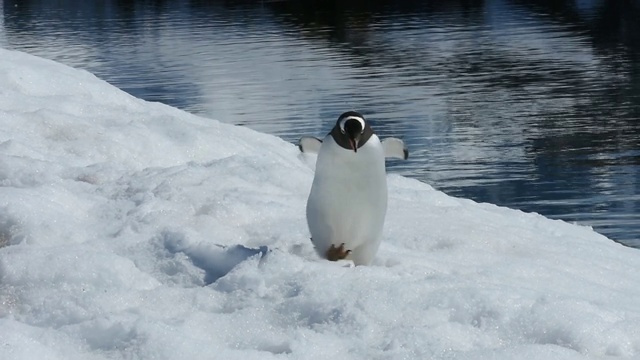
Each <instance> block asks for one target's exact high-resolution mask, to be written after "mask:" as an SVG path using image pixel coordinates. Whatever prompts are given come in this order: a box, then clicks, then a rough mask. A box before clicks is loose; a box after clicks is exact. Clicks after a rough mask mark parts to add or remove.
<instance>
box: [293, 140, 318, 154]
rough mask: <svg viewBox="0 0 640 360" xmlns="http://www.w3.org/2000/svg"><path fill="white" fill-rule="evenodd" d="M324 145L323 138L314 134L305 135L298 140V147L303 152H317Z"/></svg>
mask: <svg viewBox="0 0 640 360" xmlns="http://www.w3.org/2000/svg"><path fill="white" fill-rule="evenodd" d="M320 146H322V140H320V139H318V138H316V137H313V136H303V137H301V138H300V141H299V142H298V148H299V149H300V151H302V152H303V153H308V154H317V153H318V152H319V151H320Z"/></svg>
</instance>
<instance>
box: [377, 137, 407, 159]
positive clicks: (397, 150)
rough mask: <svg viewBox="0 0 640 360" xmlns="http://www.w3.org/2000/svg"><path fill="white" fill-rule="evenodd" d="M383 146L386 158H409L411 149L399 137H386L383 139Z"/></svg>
mask: <svg viewBox="0 0 640 360" xmlns="http://www.w3.org/2000/svg"><path fill="white" fill-rule="evenodd" d="M382 148H383V149H384V157H385V158H396V159H401V160H407V159H408V158H409V149H407V146H406V145H405V144H404V141H402V140H400V139H398V138H393V137H392V138H386V139H384V140H382Z"/></svg>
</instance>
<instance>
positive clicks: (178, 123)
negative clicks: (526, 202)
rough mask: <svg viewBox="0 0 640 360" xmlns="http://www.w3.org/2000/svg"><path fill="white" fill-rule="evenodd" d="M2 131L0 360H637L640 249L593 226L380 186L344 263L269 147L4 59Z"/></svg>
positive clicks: (300, 187)
mask: <svg viewBox="0 0 640 360" xmlns="http://www.w3.org/2000/svg"><path fill="white" fill-rule="evenodd" d="M342 110H344V109H336V114H339V113H341V112H342ZM0 122H1V124H0V125H1V127H0V359H3V360H11V359H61V360H70V359H244V360H246V359H249V360H251V359H480V360H482V359H527V360H535V359H545V360H547V359H583V358H598V359H604V358H607V359H608V358H629V359H632V358H635V359H638V358H640V252H639V251H638V250H636V249H630V248H626V247H623V246H621V245H619V244H616V243H614V242H613V241H610V240H609V239H607V238H605V237H604V236H601V235H599V234H597V233H595V232H594V231H592V230H591V229H590V228H587V227H581V226H577V225H573V224H568V223H565V222H562V221H554V220H549V219H547V218H545V217H543V216H541V215H537V214H528V213H523V212H521V211H517V210H512V209H507V208H502V207H497V206H495V205H491V204H478V203H475V202H473V201H470V200H466V199H459V198H453V197H450V196H447V195H446V194H444V193H442V192H439V191H436V190H434V189H433V188H432V187H430V186H429V185H427V184H424V183H421V182H419V181H417V180H412V179H407V178H404V177H401V176H398V175H389V210H388V215H387V220H386V225H385V230H384V238H383V242H382V245H381V248H380V250H379V252H378V254H377V257H376V259H375V261H374V263H373V265H372V266H358V267H349V266H345V265H348V264H345V263H341V262H338V263H332V262H328V261H325V260H321V259H319V258H318V257H317V255H316V254H315V252H314V251H313V248H312V246H311V242H310V241H309V238H308V237H309V233H308V229H307V226H306V221H305V202H306V199H307V195H308V193H309V189H310V187H311V181H312V178H313V161H314V159H313V158H307V157H308V155H302V154H299V151H298V149H297V148H296V147H295V146H294V145H293V144H289V143H287V142H285V141H283V140H281V139H279V138H276V137H273V136H270V135H266V134H261V133H258V132H255V131H252V130H250V129H247V128H243V127H234V126H231V125H227V124H223V123H220V122H218V121H215V120H211V119H205V118H201V117H197V116H194V115H191V114H188V113H185V112H183V111H180V110H177V109H174V108H171V107H168V106H165V105H162V104H158V103H149V102H145V101H142V100H140V99H137V98H134V97H132V96H130V95H128V94H126V93H124V92H123V91H121V90H119V89H117V88H115V87H113V86H111V85H109V84H107V83H106V82H104V81H102V80H99V79H97V78H96V77H95V76H93V75H92V74H90V73H88V72H86V71H82V70H77V69H73V68H69V67H66V66H63V65H61V64H58V63H55V62H52V61H49V60H45V59H41V58H37V57H33V56H30V55H27V54H24V53H20V52H14V51H8V50H3V49H0ZM309 135H319V134H309Z"/></svg>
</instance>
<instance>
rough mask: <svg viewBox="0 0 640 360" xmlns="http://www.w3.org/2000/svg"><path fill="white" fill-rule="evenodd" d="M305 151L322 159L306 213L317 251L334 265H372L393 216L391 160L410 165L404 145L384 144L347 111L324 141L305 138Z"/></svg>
mask: <svg viewBox="0 0 640 360" xmlns="http://www.w3.org/2000/svg"><path fill="white" fill-rule="evenodd" d="M299 148H300V150H301V151H302V152H303V153H317V154H318V158H317V161H316V169H315V175H314V178H313V183H312V185H311V191H310V193H309V198H308V200H307V209H306V213H307V225H308V226H309V232H310V233H311V242H312V243H313V245H314V247H315V249H316V251H317V252H318V254H319V255H320V257H322V258H325V259H327V260H330V261H338V260H342V259H346V260H352V261H353V263H354V264H355V265H356V266H357V265H369V264H371V262H372V261H373V258H374V257H375V255H376V253H377V251H378V247H379V246H380V241H381V240H382V228H383V224H384V219H385V216H386V212H387V177H386V169H385V159H386V158H399V159H403V160H406V159H407V158H408V156H409V153H408V151H407V148H406V147H405V145H404V142H403V141H402V140H400V139H397V138H387V139H385V140H383V141H380V139H379V138H378V136H377V135H376V134H375V133H374V131H373V129H372V128H371V126H370V125H369V123H368V122H367V121H366V120H365V118H364V116H363V115H362V114H360V113H358V112H356V111H347V112H345V113H343V114H342V115H340V117H338V120H337V121H336V124H335V126H334V127H333V129H331V132H329V134H327V136H325V137H324V139H322V140H320V139H318V138H315V137H303V138H301V139H300V142H299Z"/></svg>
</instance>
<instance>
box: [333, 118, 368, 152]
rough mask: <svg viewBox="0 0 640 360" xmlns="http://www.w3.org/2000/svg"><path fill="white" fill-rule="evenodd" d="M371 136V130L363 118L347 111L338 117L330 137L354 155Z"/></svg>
mask: <svg viewBox="0 0 640 360" xmlns="http://www.w3.org/2000/svg"><path fill="white" fill-rule="evenodd" d="M371 135H373V129H371V127H370V126H369V124H368V123H367V122H366V121H365V119H364V116H362V114H360V113H358V112H355V111H347V112H346V113H344V114H342V115H340V117H339V118H338V121H337V122H336V125H335V126H334V127H333V130H331V136H332V137H333V139H334V140H335V142H336V143H337V144H338V145H340V146H341V147H343V148H345V149H347V150H353V151H354V152H356V153H357V152H358V148H359V147H361V146H363V145H364V144H365V143H366V142H367V140H369V138H370V137H371Z"/></svg>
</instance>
